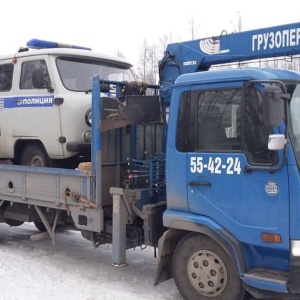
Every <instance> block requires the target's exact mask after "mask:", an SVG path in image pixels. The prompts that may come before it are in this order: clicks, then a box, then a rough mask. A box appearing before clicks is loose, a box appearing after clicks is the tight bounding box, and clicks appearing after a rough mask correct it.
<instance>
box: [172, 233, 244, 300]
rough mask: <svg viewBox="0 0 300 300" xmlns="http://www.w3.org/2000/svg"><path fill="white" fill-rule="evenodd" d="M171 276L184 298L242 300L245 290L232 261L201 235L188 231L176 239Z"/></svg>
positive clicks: (193, 299)
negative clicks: (177, 241) (177, 240)
mask: <svg viewBox="0 0 300 300" xmlns="http://www.w3.org/2000/svg"><path fill="white" fill-rule="evenodd" d="M173 276H174V280H175V284H176V286H177V288H178V290H179V292H180V294H181V295H182V297H183V298H184V299H186V300H212V299H215V300H228V299H230V300H241V299H243V296H244V294H245V291H244V289H243V286H242V282H241V280H240V278H239V276H238V273H237V269H236V264H235V262H234V261H233V260H232V259H231V258H230V257H229V256H228V255H227V253H226V252H225V251H224V249H223V248H222V247H221V246H220V245H219V244H218V243H216V242H215V241H213V240H212V239H210V238H209V237H207V236H204V235H200V234H195V233H190V234H187V235H186V236H184V237H183V238H182V240H181V241H180V242H179V243H178V245H177V247H176V250H175V254H174V257H173Z"/></svg>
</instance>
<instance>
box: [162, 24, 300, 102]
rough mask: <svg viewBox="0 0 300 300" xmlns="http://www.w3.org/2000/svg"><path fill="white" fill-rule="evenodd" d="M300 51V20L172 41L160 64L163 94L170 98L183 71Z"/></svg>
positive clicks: (201, 69) (190, 71) (299, 52)
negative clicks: (177, 41)
mask: <svg viewBox="0 0 300 300" xmlns="http://www.w3.org/2000/svg"><path fill="white" fill-rule="evenodd" d="M296 54H300V23H292V24H286V25H280V26H274V27H268V28H262V29H256V30H249V31H244V32H238V33H231V34H227V33H226V32H222V34H221V35H220V36H215V37H209V38H203V39H198V40H191V41H185V42H180V43H173V44H169V45H168V46H167V48H166V51H165V55H164V57H163V59H162V60H161V61H160V63H159V73H160V74H159V76H160V95H161V97H162V100H163V102H164V103H165V104H168V103H169V101H170V95H171V86H172V84H173V83H174V82H175V80H176V78H177V77H178V76H179V75H181V74H186V73H193V72H199V71H206V70H208V69H209V68H210V67H211V66H213V65H219V64H225V63H232V62H241V61H247V60H253V59H262V58H272V57H281V56H292V55H296Z"/></svg>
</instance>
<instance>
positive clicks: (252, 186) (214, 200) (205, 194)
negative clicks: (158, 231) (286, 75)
mask: <svg viewBox="0 0 300 300" xmlns="http://www.w3.org/2000/svg"><path fill="white" fill-rule="evenodd" d="M190 97H191V98H190V100H191V101H190V102H189V103H190V104H189V105H185V106H184V105H182V106H181V108H182V110H181V111H180V114H183V115H184V114H186V115H187V116H188V117H182V116H180V115H179V118H178V119H179V122H180V120H184V121H182V122H188V126H187V125H186V124H183V128H188V132H186V133H185V134H183V135H182V136H183V137H184V139H186V138H188V140H187V141H185V142H184V143H183V144H184V146H183V147H182V151H183V152H187V159H186V162H187V194H188V196H187V198H188V210H189V212H191V213H193V214H198V215H201V216H205V217H207V218H209V219H211V220H214V221H215V222H216V223H218V224H219V225H221V226H222V227H223V228H225V229H226V230H228V231H229V232H230V233H231V234H233V235H234V236H235V237H236V238H237V239H238V240H239V241H241V242H245V243H249V240H251V243H253V244H256V245H260V244H263V243H264V242H263V241H262V234H263V233H270V234H271V235H272V234H278V235H280V236H281V239H282V241H281V244H280V245H278V247H285V248H286V249H288V247H289V228H288V224H287V223H286V220H287V219H288V212H289V208H288V207H289V206H288V189H287V187H288V182H287V178H288V176H287V168H286V166H284V167H283V168H281V169H280V170H277V171H274V172H272V171H270V169H268V167H272V166H275V165H276V164H277V163H278V161H279V160H278V153H276V152H272V151H269V150H268V148H267V143H268V136H269V134H270V133H272V132H273V131H272V128H268V127H266V126H264V124H263V122H262V116H261V109H260V105H261V97H260V95H259V93H258V92H257V90H255V89H254V88H247V89H246V88H243V87H241V88H227V89H224V88H223V89H211V90H201V89H200V88H197V87H195V88H193V90H192V91H191V94H190ZM179 127H180V124H178V128H179ZM178 145H180V143H178ZM186 145H188V147H187V148H184V147H186ZM249 167H250V169H249ZM255 167H256V168H255ZM260 167H266V168H265V169H261V168H260Z"/></svg>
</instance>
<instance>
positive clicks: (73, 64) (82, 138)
mask: <svg viewBox="0 0 300 300" xmlns="http://www.w3.org/2000/svg"><path fill="white" fill-rule="evenodd" d="M131 67H132V65H131V64H129V63H127V62H126V61H124V60H123V59H121V58H118V57H112V56H106V55H100V54H98V53H94V52H92V51H91V50H90V49H88V48H85V47H78V46H73V45H65V44H59V43H55V42H49V41H42V40H31V41H29V42H28V43H27V45H26V48H21V49H20V50H19V51H18V52H17V53H16V54H14V55H11V56H8V55H6V56H0V159H10V160H11V161H13V163H15V164H21V165H30V166H52V165H54V164H55V163H57V162H67V161H68V160H70V158H71V159H72V160H74V159H76V158H83V160H88V159H89V158H88V157H89V156H90V129H91V128H90V125H91V124H90V116H89V115H88V114H89V109H90V107H91V93H90V92H89V91H90V90H91V87H92V78H93V76H94V75H95V74H99V75H100V76H101V78H102V79H104V80H112V81H128V82H130V81H133V80H134V78H133V74H132V71H131Z"/></svg>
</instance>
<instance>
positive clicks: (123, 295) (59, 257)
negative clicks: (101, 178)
mask: <svg viewBox="0 0 300 300" xmlns="http://www.w3.org/2000/svg"><path fill="white" fill-rule="evenodd" d="M36 233H38V230H37V229H36V228H35V226H34V225H33V224H31V223H24V224H23V225H22V226H19V227H10V226H8V225H6V224H0V255H1V258H2V259H1V261H0V290H1V300H29V299H30V300H35V299H38V300H50V299H55V300H119V299H121V300H129V299H130V300H150V299H151V300H182V298H181V297H180V295H179V293H178V291H177V288H176V286H175V284H174V281H173V280H168V281H166V282H163V283H161V284H159V285H158V286H156V287H154V286H153V282H154V275H155V269H156V265H157V259H156V258H154V254H153V253H154V252H153V251H154V249H153V248H151V247H147V248H146V249H144V250H142V249H140V248H139V249H135V250H133V249H131V250H127V254H126V256H127V263H128V265H127V266H126V267H120V268H116V267H113V266H112V265H111V255H112V251H111V250H112V249H111V247H112V246H111V245H101V246H100V247H98V248H97V249H95V248H93V246H92V243H91V242H89V241H87V240H85V239H84V238H83V237H82V236H81V234H80V233H79V232H77V231H70V230H69V231H59V232H58V233H57V234H56V236H55V245H52V241H51V239H42V240H38V241H31V240H30V236H31V235H33V234H36Z"/></svg>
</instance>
